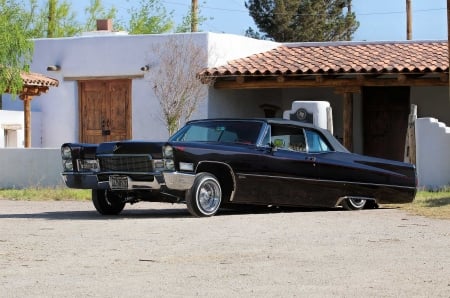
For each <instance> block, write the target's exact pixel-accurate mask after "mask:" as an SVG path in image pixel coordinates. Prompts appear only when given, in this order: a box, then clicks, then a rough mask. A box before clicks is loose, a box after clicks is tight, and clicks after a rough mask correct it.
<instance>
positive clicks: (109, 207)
mask: <svg viewBox="0 0 450 298" xmlns="http://www.w3.org/2000/svg"><path fill="white" fill-rule="evenodd" d="M92 202H93V203H94V207H95V209H97V211H98V213H100V214H102V215H117V214H119V213H120V212H122V210H123V208H124V207H125V203H124V202H122V201H121V200H120V198H119V197H118V196H117V195H114V193H113V192H112V191H109V190H105V189H93V190H92Z"/></svg>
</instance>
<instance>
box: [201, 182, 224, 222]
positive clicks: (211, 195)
mask: <svg viewBox="0 0 450 298" xmlns="http://www.w3.org/2000/svg"><path fill="white" fill-rule="evenodd" d="M196 197H197V200H198V206H199V208H200V209H201V210H202V211H203V213H205V214H211V213H213V212H215V211H216V210H217V209H218V208H219V205H220V197H221V190H220V185H219V184H218V183H217V181H215V180H213V179H210V178H205V179H203V181H202V182H201V183H200V187H199V188H198V189H197V194H196Z"/></svg>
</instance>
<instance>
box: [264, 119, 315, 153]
mask: <svg viewBox="0 0 450 298" xmlns="http://www.w3.org/2000/svg"><path fill="white" fill-rule="evenodd" d="M270 142H271V143H272V145H273V146H274V147H276V148H277V149H281V150H290V151H297V152H306V149H307V148H306V141H305V134H304V131H303V128H301V127H296V126H287V125H272V127H271V136H270Z"/></svg>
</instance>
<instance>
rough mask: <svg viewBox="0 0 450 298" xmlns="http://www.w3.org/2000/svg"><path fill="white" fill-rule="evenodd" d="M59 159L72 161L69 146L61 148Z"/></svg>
mask: <svg viewBox="0 0 450 298" xmlns="http://www.w3.org/2000/svg"><path fill="white" fill-rule="evenodd" d="M61 157H62V159H72V148H70V147H69V146H63V147H61Z"/></svg>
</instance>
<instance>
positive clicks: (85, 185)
mask: <svg viewBox="0 0 450 298" xmlns="http://www.w3.org/2000/svg"><path fill="white" fill-rule="evenodd" d="M61 176H62V179H63V180H64V183H65V184H66V185H67V187H70V188H81V189H107V188H108V186H109V185H108V182H106V183H99V181H98V179H97V175H93V174H90V173H89V174H87V173H61Z"/></svg>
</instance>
